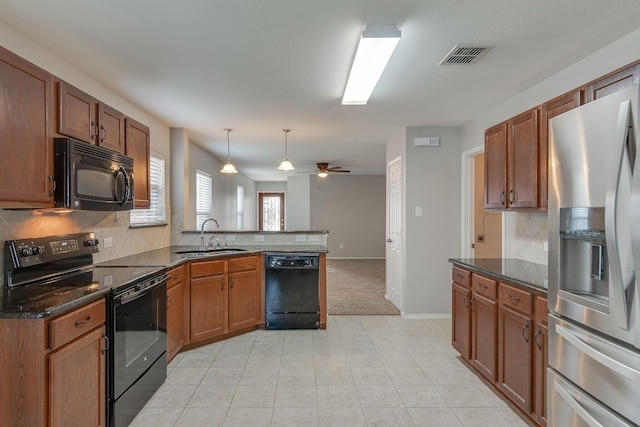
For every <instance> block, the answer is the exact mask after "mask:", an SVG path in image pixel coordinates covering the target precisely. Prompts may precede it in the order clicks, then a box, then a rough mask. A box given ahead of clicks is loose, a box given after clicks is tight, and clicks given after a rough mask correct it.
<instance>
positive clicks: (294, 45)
mask: <svg viewBox="0 0 640 427" xmlns="http://www.w3.org/2000/svg"><path fill="white" fill-rule="evenodd" d="M638 16H640V2H639V1H638V0H608V1H602V0H555V1H553V0H543V1H514V0H457V1H452V0H322V1H312V0H184V1H177V0H174V1H171V0H109V1H104V0H64V1H51V0H29V1H25V0H2V2H0V19H1V20H3V21H5V22H6V23H7V24H8V25H10V26H12V27H14V28H15V29H17V30H19V31H20V32H22V33H24V34H26V35H27V36H28V37H30V38H32V39H33V40H35V41H36V42H38V43H39V44H41V45H43V46H44V47H46V48H47V49H48V50H50V51H52V52H54V53H55V54H57V55H59V56H60V57H61V58H63V59H64V60H66V61H67V62H69V63H71V64H73V65H74V66H75V67H77V68H78V69H80V70H82V71H83V72H85V73H86V74H88V75H89V76H92V77H93V78H95V79H96V80H98V81H99V82H101V83H102V84H104V85H105V86H107V87H109V88H111V89H113V90H114V91H116V92H118V93H119V94H121V95H122V96H124V97H125V98H128V99H130V100H131V101H132V102H133V103H135V104H136V105H138V106H140V107H141V108H143V109H144V110H146V111H148V112H149V113H151V114H153V115H155V116H157V117H158V118H159V119H161V120H162V121H164V122H166V123H167V124H168V125H170V126H176V127H184V128H186V129H187V130H188V132H189V135H190V139H191V140H193V141H195V142H197V143H198V144H200V145H202V146H203V147H205V148H207V149H208V150H209V151H211V152H212V153H214V154H215V155H216V156H217V157H219V158H221V159H225V158H226V150H227V146H226V134H225V132H224V131H223V130H222V129H223V128H225V127H231V128H233V129H235V130H234V132H232V133H231V157H232V160H233V162H234V164H235V165H236V167H237V168H238V169H239V170H240V171H241V172H243V173H244V174H246V175H247V176H249V177H251V178H252V179H255V180H284V179H286V173H284V172H280V171H278V170H276V167H277V165H278V164H279V163H280V160H282V158H283V156H284V134H283V132H282V128H291V129H292V131H291V133H290V134H289V138H288V139H289V159H290V160H291V161H292V162H293V163H294V165H296V167H297V170H300V169H305V168H310V167H312V166H313V165H314V164H315V163H316V162H330V163H331V164H332V165H333V164H336V165H342V166H345V167H348V168H349V169H351V170H352V171H353V173H358V174H384V172H385V144H386V142H387V141H388V140H389V139H390V138H391V137H392V135H397V134H398V132H401V131H402V129H404V128H405V127H407V126H450V125H452V126H456V125H462V124H464V123H466V122H468V121H470V120H473V119H474V118H476V117H478V116H480V115H481V114H482V113H483V112H485V111H487V110H489V109H491V108H493V107H495V106H497V105H499V104H500V103H502V102H504V101H505V100H507V99H509V98H510V97H512V96H514V95H516V94H517V93H519V92H521V91H523V90H524V89H527V88H528V87H530V86H532V85H533V84H535V83H537V82H539V81H541V80H543V79H544V78H546V77H548V76H550V75H552V74H554V73H556V72H558V71H560V70H562V69H563V68H565V67H567V66H568V65H570V64H572V63H574V62H576V61H577V60H579V59H581V58H583V57H585V56H587V55H589V54H590V53H592V52H594V51H596V50H598V49H600V48H601V47H603V46H605V45H607V44H609V43H611V42H613V41H614V40H616V39H618V38H620V37H622V36H623V35H625V34H628V33H629V32H631V31H633V30H635V29H636V28H638ZM367 24H369V25H397V26H398V28H399V29H400V30H401V32H402V39H401V40H400V43H399V44H398V47H397V49H396V51H395V53H394V54H393V56H392V58H391V62H390V63H389V66H388V67H387V69H386V70H385V72H384V74H383V75H382V78H381V80H380V82H379V83H378V85H377V87H376V89H375V90H374V92H373V95H372V97H371V99H370V100H369V103H368V104H367V105H366V106H342V105H341V104H340V101H341V98H342V91H343V89H344V86H345V84H346V80H347V76H348V72H349V67H350V65H351V61H352V59H353V55H354V53H355V49H356V46H357V42H358V38H359V34H360V32H361V31H362V29H363V28H364V26H366V25H367ZM0 43H1V41H0ZM462 43H478V44H489V45H495V48H493V49H492V50H491V51H489V53H488V54H487V55H486V56H485V57H484V58H482V59H481V60H480V61H479V62H478V63H476V64H473V65H467V66H463V65H447V66H440V65H438V64H439V62H440V61H441V60H442V58H444V56H445V55H446V54H447V53H448V52H449V51H450V50H451V49H452V47H453V46H454V45H456V44H462Z"/></svg>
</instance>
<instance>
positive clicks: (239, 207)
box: [236, 185, 244, 230]
mask: <svg viewBox="0 0 640 427" xmlns="http://www.w3.org/2000/svg"><path fill="white" fill-rule="evenodd" d="M243 229H244V187H243V186H241V185H238V187H237V189H236V230H243Z"/></svg>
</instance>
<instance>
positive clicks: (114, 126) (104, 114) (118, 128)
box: [98, 102, 135, 166]
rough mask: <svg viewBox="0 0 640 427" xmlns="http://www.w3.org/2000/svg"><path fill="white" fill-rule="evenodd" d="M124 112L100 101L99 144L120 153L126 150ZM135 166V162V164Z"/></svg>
mask: <svg viewBox="0 0 640 427" xmlns="http://www.w3.org/2000/svg"><path fill="white" fill-rule="evenodd" d="M124 135H125V131H124V114H122V113H121V112H120V111H118V110H116V109H115V108H112V107H109V106H108V105H106V104H104V103H102V102H99V103H98V145H100V146H101V147H105V148H109V149H111V150H113V151H117V152H118V153H122V154H124V152H125V139H124V138H125V136H124ZM134 166H135V164H134Z"/></svg>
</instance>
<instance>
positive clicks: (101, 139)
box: [100, 125, 107, 142]
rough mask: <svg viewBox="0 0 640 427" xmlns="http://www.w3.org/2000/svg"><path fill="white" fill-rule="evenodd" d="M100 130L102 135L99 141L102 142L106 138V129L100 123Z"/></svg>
mask: <svg viewBox="0 0 640 427" xmlns="http://www.w3.org/2000/svg"><path fill="white" fill-rule="evenodd" d="M100 130H101V131H104V136H103V137H102V138H100V142H104V140H105V139H107V129H105V127H104V126H102V125H100Z"/></svg>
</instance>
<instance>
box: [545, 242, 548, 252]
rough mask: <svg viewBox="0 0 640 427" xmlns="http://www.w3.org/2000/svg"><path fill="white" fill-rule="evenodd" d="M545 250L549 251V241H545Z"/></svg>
mask: <svg viewBox="0 0 640 427" xmlns="http://www.w3.org/2000/svg"><path fill="white" fill-rule="evenodd" d="M544 251H545V252H549V242H544Z"/></svg>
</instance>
